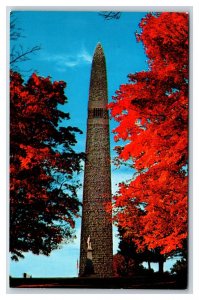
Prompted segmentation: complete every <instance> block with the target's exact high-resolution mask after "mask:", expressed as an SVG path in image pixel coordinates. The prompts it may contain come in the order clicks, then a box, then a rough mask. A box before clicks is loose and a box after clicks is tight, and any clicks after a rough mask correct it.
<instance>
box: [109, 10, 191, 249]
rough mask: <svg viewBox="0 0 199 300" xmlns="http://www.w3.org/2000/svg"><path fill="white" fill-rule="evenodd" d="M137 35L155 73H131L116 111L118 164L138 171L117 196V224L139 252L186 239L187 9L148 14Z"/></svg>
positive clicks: (172, 245) (175, 244)
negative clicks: (129, 236) (126, 165)
mask: <svg viewBox="0 0 199 300" xmlns="http://www.w3.org/2000/svg"><path fill="white" fill-rule="evenodd" d="M140 28H141V33H140V34H139V35H137V39H138V40H139V41H141V42H142V43H143V45H144V48H145V51H146V54H147V56H148V64H149V70H148V71H142V72H139V73H136V74H130V75H129V79H130V82H129V83H128V84H123V85H121V86H120V89H119V90H118V91H117V92H116V96H115V97H113V102H112V103H110V105H109V108H110V111H111V116H112V117H113V118H114V119H115V120H116V121H118V122H119V125H118V127H117V128H115V130H114V133H115V140H116V141H119V140H124V141H125V146H123V147H121V148H120V147H119V146H118V147H117V153H118V157H117V161H120V162H121V163H122V162H124V161H127V160H128V161H130V162H131V166H132V167H134V168H135V169H136V170H137V175H136V176H135V177H134V178H132V180H131V182H130V183H126V184H125V183H122V184H120V186H119V190H118V192H117V194H116V195H115V196H114V205H113V208H114V212H115V215H114V221H115V222H116V223H117V225H119V226H122V227H123V228H126V230H127V231H126V232H127V234H128V235H131V236H132V239H133V241H134V242H135V243H136V245H137V247H138V249H139V250H142V249H145V248H146V247H147V248H148V249H155V248H158V249H160V250H161V253H162V254H167V253H170V252H171V251H173V250H179V249H181V248H182V247H183V243H184V241H185V239H186V238H187V210H188V203H187V201H188V199H187V196H188V177H187V165H188V72H189V69H188V49H189V48H188V34H189V32H188V14H186V13H166V12H165V13H161V14H148V15H147V16H146V17H145V18H144V19H143V20H142V21H141V23H140Z"/></svg>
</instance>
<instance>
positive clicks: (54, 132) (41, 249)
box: [10, 71, 83, 260]
mask: <svg viewBox="0 0 199 300" xmlns="http://www.w3.org/2000/svg"><path fill="white" fill-rule="evenodd" d="M65 86H66V85H65V83H64V82H62V81H60V82H56V81H55V82H51V80H50V78H42V77H39V76H37V75H36V74H33V75H32V76H31V77H30V79H29V80H28V81H27V83H24V82H23V79H22V78H21V76H20V74H19V73H16V72H12V71H11V76H10V251H11V253H12V258H13V259H15V260H18V258H19V257H23V254H22V253H23V252H27V251H32V252H33V253H34V254H39V253H42V254H45V255H48V254H49V253H50V252H51V250H53V249H55V248H57V247H58V245H59V244H60V243H61V242H62V241H63V240H64V241H67V240H70V238H72V236H73V229H72V228H73V227H74V220H75V217H77V216H78V211H79V205H80V203H79V201H78V198H77V193H76V192H77V188H78V187H79V183H78V181H77V180H76V179H75V174H77V172H79V171H80V170H81V164H80V162H81V159H82V158H83V154H82V153H76V152H75V151H74V150H73V147H72V146H74V145H75V144H76V139H75V132H79V133H81V131H80V130H79V129H78V128H76V127H70V126H68V127H66V126H65V125H66V121H67V120H68V119H69V114H68V113H64V112H63V111H62V110H60V109H58V105H64V104H65V103H66V96H65V95H64V88H65ZM63 121H64V123H62V122H63ZM62 124H63V125H64V126H63V127H62Z"/></svg>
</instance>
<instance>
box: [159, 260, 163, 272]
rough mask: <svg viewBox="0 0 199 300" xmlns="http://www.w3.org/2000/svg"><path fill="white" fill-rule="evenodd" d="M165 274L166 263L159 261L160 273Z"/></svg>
mask: <svg viewBox="0 0 199 300" xmlns="http://www.w3.org/2000/svg"><path fill="white" fill-rule="evenodd" d="M163 272H164V261H162V260H160V261H159V273H160V274H163Z"/></svg>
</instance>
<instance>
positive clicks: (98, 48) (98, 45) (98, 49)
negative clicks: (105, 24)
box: [95, 42, 104, 56]
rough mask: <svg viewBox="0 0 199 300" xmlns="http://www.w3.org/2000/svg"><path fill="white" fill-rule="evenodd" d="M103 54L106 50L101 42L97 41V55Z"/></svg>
mask: <svg viewBox="0 0 199 300" xmlns="http://www.w3.org/2000/svg"><path fill="white" fill-rule="evenodd" d="M101 54H102V55H103V54H104V50H103V48H102V44H101V43H100V42H98V43H97V46H96V48H95V56H96V55H101Z"/></svg>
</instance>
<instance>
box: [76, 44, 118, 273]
mask: <svg viewBox="0 0 199 300" xmlns="http://www.w3.org/2000/svg"><path fill="white" fill-rule="evenodd" d="M107 103H108V94H107V78H106V62H105V56H104V52H103V48H102V46H101V44H100V43H98V44H97V47H96V49H95V53H94V56H93V62H92V69H91V79H90V89H89V102H88V119H87V139H86V155H87V159H86V162H85V171H84V191H83V211H82V228H81V247H80V270H79V276H84V275H85V276H86V275H87V276H88V275H91V274H93V276H96V277H111V276H112V275H113V273H112V272H113V271H112V264H113V246H112V223H111V213H107V211H106V209H105V206H106V204H107V203H108V204H110V203H111V171H110V138H109V118H108V111H107V109H106V106H107Z"/></svg>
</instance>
